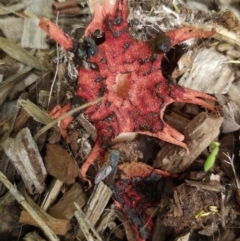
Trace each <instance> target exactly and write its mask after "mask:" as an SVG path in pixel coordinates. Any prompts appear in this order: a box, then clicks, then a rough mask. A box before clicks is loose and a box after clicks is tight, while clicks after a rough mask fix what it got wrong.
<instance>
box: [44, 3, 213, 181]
mask: <svg viewBox="0 0 240 241" xmlns="http://www.w3.org/2000/svg"><path fill="white" fill-rule="evenodd" d="M93 2H94V18H93V20H92V21H91V23H90V24H89V25H88V27H87V29H86V31H85V35H84V37H85V39H84V43H83V44H82V45H81V44H80V45H78V44H77V45H76V41H75V40H73V39H71V38H70V37H69V36H67V35H66V34H64V33H63V32H62V31H61V30H60V29H58V28H57V27H56V26H55V25H54V24H53V23H51V22H50V21H49V20H46V19H42V20H41V22H40V27H42V28H43V29H44V30H45V31H46V32H47V33H48V34H49V35H50V36H51V37H52V38H53V39H55V40H56V41H57V42H58V43H59V44H60V45H61V46H63V47H64V48H65V49H66V50H70V51H72V52H74V53H75V54H76V56H77V57H79V58H80V59H83V60H84V61H85V62H87V63H88V64H89V68H88V69H86V68H84V67H80V68H79V89H78V90H77V92H76V94H77V95H78V96H79V97H81V98H83V99H85V100H86V101H92V100H94V99H95V98H97V97H99V96H104V99H103V100H102V102H101V103H100V104H95V105H93V106H91V107H89V108H87V109H86V110H85V112H84V113H85V115H86V116H88V118H89V120H90V121H91V122H92V123H93V124H94V126H95V127H96V130H97V134H98V136H97V140H96V143H95V145H94V147H93V149H92V152H91V153H90V155H89V157H88V158H87V160H86V161H85V163H84V164H83V166H82V168H81V176H82V178H83V179H84V180H86V181H88V182H89V184H90V181H89V180H88V179H87V177H86V172H87V170H88V168H89V166H90V165H91V164H92V163H93V162H94V161H95V160H96V159H98V158H99V157H101V156H102V155H103V154H104V152H105V150H106V148H107V147H108V146H109V145H110V144H111V141H112V140H113V139H114V138H115V137H116V136H118V135H119V134H121V133H123V132H137V133H140V134H143V135H148V136H152V137H156V138H158V139H161V140H164V141H166V142H170V143H172V144H175V145H179V146H181V147H183V148H185V149H186V150H187V146H186V144H185V143H183V140H184V136H183V135H182V134H181V133H179V132H178V131H176V130H175V129H173V128H172V127H170V126H169V125H167V124H166V123H165V122H164V121H163V114H164V110H165V109H166V106H167V105H169V104H171V103H173V102H187V103H193V104H198V105H201V106H203V107H206V108H207V109H210V110H212V111H215V108H214V106H213V105H211V104H209V103H207V102H206V101H205V100H211V101H216V100H215V98H213V97H211V96H209V95H207V94H204V93H201V92H198V91H194V90H191V89H187V88H183V87H180V86H178V85H175V84H173V83H169V82H168V81H166V80H165V78H164V77H163V75H162V71H161V61H162V59H163V57H164V54H157V53H153V51H152V50H151V48H150V47H149V44H148V43H145V42H141V41H136V40H134V39H132V38H131V36H130V34H129V31H128V23H127V16H128V5H127V4H128V3H127V0H118V1H117V3H116V5H115V6H112V5H111V4H110V3H109V1H108V0H103V6H100V5H99V4H98V3H97V1H95V0H94V1H93ZM99 30H101V31H103V32H104V33H105V40H104V41H103V42H102V43H101V44H99V45H95V42H94V41H93V39H92V35H93V34H94V32H95V31H99ZM214 32H215V31H214V30H212V31H204V30H201V29H196V28H193V27H184V28H180V29H176V30H172V31H170V32H167V33H166V35H167V36H168V37H169V38H170V40H171V47H173V46H174V45H176V44H178V43H180V42H182V41H184V40H187V39H190V38H199V37H200V38H207V37H210V36H212V35H213V34H214Z"/></svg>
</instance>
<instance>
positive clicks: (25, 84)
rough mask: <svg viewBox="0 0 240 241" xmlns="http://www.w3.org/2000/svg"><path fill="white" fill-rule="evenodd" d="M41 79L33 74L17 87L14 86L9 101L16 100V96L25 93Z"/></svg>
mask: <svg viewBox="0 0 240 241" xmlns="http://www.w3.org/2000/svg"><path fill="white" fill-rule="evenodd" d="M38 79H39V76H38V75H36V74H33V73H31V74H30V75H29V76H28V77H26V78H25V79H23V80H22V81H21V82H19V83H18V84H17V85H16V86H14V88H13V90H12V91H11V92H10V93H9V95H8V98H9V99H16V95H17V94H18V93H20V92H22V91H24V90H25V89H26V88H27V87H28V86H30V85H31V84H33V83H35V82H36V81H37V80H38Z"/></svg>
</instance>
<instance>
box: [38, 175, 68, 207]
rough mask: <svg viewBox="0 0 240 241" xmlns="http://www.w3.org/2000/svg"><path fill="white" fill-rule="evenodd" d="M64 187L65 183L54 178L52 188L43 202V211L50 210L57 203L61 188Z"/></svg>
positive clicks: (49, 188)
mask: <svg viewBox="0 0 240 241" xmlns="http://www.w3.org/2000/svg"><path fill="white" fill-rule="evenodd" d="M62 186H63V182H61V181H59V180H57V179H56V178H54V179H53V180H52V182H51V184H50V186H49V187H48V192H47V194H46V196H45V198H44V200H43V202H42V205H41V208H42V209H43V210H45V211H46V210H48V208H49V207H50V206H51V205H52V204H53V203H55V201H56V199H57V197H58V195H59V193H60V191H61V188H62Z"/></svg>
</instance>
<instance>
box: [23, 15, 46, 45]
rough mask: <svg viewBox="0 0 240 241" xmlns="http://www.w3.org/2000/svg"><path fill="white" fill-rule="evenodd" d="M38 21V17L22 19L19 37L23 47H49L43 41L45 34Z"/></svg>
mask: <svg viewBox="0 0 240 241" xmlns="http://www.w3.org/2000/svg"><path fill="white" fill-rule="evenodd" d="M38 23H39V19H38V18H26V19H24V28H23V34H22V39H21V46H22V47H23V48H34V49H35V48H36V49H49V45H48V44H47V43H46V42H45V39H46V36H47V34H46V33H45V32H44V31H42V29H40V28H39V26H38Z"/></svg>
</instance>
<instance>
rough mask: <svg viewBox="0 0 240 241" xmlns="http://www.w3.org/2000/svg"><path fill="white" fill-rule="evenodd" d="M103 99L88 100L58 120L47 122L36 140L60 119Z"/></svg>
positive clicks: (36, 136) (35, 137)
mask: <svg viewBox="0 0 240 241" xmlns="http://www.w3.org/2000/svg"><path fill="white" fill-rule="evenodd" d="M101 100H103V97H100V98H97V99H96V100H93V101H91V102H88V103H86V104H84V105H81V106H79V107H77V108H74V109H72V110H70V111H68V112H67V113H65V114H64V115H62V116H60V117H59V118H57V119H56V120H53V121H52V122H51V123H49V124H47V125H46V126H44V127H43V128H42V129H40V130H39V131H38V133H37V134H36V135H35V136H34V140H37V139H38V137H39V136H40V135H41V134H43V133H44V132H45V131H47V130H49V129H50V128H52V127H53V126H54V125H55V124H57V123H58V122H59V121H61V120H63V119H65V118H66V117H68V116H70V115H72V114H74V113H76V112H78V111H80V110H83V109H85V108H87V107H89V106H91V105H94V104H97V103H98V102H100V101H101Z"/></svg>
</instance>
